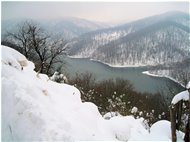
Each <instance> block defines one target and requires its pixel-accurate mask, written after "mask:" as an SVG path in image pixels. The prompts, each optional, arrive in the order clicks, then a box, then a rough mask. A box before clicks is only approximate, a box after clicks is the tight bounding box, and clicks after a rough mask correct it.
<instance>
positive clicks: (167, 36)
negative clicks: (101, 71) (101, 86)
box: [69, 12, 190, 66]
mask: <svg viewBox="0 0 190 142" xmlns="http://www.w3.org/2000/svg"><path fill="white" fill-rule="evenodd" d="M189 25H190V20H189V14H186V13H183V12H167V13H164V14H161V15H156V16H151V17H148V18H144V19H141V20H138V21H134V22H130V23H127V24H124V25H121V26H118V27H113V28H107V29H101V30H97V31H93V32H89V33H85V34H83V35H81V36H79V37H78V38H75V39H73V40H72V42H70V45H69V46H70V49H69V55H71V56H75V57H88V58H92V59H96V60H99V61H102V62H105V63H108V64H112V65H120V66H128V65H130V66H131V65H135V66H136V65H143V66H144V65H160V64H162V65H163V64H171V63H174V62H180V61H183V60H185V59H186V58H188V57H189V56H190V46H189V45H190V44H189V43H190V42H189V33H190V27H189Z"/></svg>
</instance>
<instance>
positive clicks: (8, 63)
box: [1, 46, 184, 142]
mask: <svg viewBox="0 0 190 142" xmlns="http://www.w3.org/2000/svg"><path fill="white" fill-rule="evenodd" d="M1 50H2V58H1V67H2V74H1V78H2V141H86V140H87V141H92V140H95V141H99V140H101V141H102V140H104V141H105V140H107V141H117V140H120V141H128V142H130V141H137V140H141V141H142V140H143V141H167V142H171V127H170V122H169V121H166V120H161V121H158V122H156V123H155V124H153V125H152V126H151V127H150V128H146V127H145V123H144V121H143V120H144V119H143V118H139V119H134V117H133V116H115V117H112V118H110V119H109V120H106V119H104V118H103V117H102V116H101V115H100V113H99V111H98V109H97V106H96V105H95V104H93V103H91V102H82V101H81V98H80V92H79V90H78V89H77V88H75V87H73V86H70V85H67V84H64V83H62V84H59V83H56V82H53V81H51V80H49V78H48V77H47V76H46V75H45V74H39V73H37V72H35V71H34V64H33V63H32V62H30V61H28V60H27V59H26V58H25V57H24V56H23V55H22V54H20V53H18V52H17V51H15V50H14V49H11V48H9V47H6V46H2V47H1ZM183 136H184V134H183V133H182V132H179V131H177V140H178V141H181V142H183V140H182V139H183Z"/></svg>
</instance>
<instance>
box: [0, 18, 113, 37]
mask: <svg viewBox="0 0 190 142" xmlns="http://www.w3.org/2000/svg"><path fill="white" fill-rule="evenodd" d="M26 21H28V22H33V23H35V24H38V25H39V26H40V27H42V28H43V29H44V30H45V31H46V32H48V33H49V34H51V35H55V36H56V37H61V38H63V39H65V40H70V39H72V38H75V37H78V36H80V35H81V34H84V33H87V32H91V31H95V30H98V29H102V28H109V27H111V25H109V24H105V23H101V22H93V21H89V20H85V19H81V18H76V17H64V18H60V19H45V20H44V19H10V20H2V32H1V35H2V36H3V37H4V36H6V33H7V32H15V31H17V30H18V28H19V26H21V25H22V24H23V23H24V22H26Z"/></svg>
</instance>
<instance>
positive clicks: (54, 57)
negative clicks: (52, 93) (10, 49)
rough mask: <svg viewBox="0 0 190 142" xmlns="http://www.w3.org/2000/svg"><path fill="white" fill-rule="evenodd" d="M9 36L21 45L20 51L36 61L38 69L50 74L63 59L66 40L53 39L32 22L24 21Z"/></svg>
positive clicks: (14, 42)
mask: <svg viewBox="0 0 190 142" xmlns="http://www.w3.org/2000/svg"><path fill="white" fill-rule="evenodd" d="M8 37H9V40H8V41H9V43H13V44H14V45H15V46H16V47H19V48H18V51H19V52H21V53H22V54H24V55H25V56H26V57H27V58H28V59H29V60H32V61H33V62H34V63H35V65H36V70H37V71H39V72H40V73H46V74H48V75H49V74H50V71H51V69H52V68H53V67H54V65H55V64H57V63H58V62H61V60H63V59H62V58H60V56H61V55H63V54H64V53H65V51H66V42H65V41H63V40H62V39H53V40H52V39H51V37H50V36H49V35H48V34H47V33H46V32H45V31H44V30H43V29H42V28H40V27H39V26H38V25H37V24H35V23H32V22H24V23H23V24H22V25H20V26H19V28H18V31H17V32H16V33H11V32H9V33H8ZM7 43H8V42H7Z"/></svg>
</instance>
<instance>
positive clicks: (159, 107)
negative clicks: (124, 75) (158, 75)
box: [69, 72, 171, 124]
mask: <svg viewBox="0 0 190 142" xmlns="http://www.w3.org/2000/svg"><path fill="white" fill-rule="evenodd" d="M69 83H70V84H71V85H74V86H75V87H77V88H78V89H79V90H80V92H81V99H82V101H84V102H88V101H89V102H93V103H94V104H96V105H97V106H98V109H99V111H100V112H101V113H102V115H104V114H105V113H107V112H119V113H120V114H122V115H134V116H135V117H144V118H145V119H146V120H147V121H148V122H149V124H153V123H154V122H156V121H158V120H159V119H169V110H168V103H167V101H168V100H166V98H165V97H164V96H163V95H161V94H159V93H156V94H150V93H139V92H136V91H135V90H134V89H133V86H132V85H131V83H130V82H129V81H128V80H124V79H121V78H117V79H109V80H104V81H96V79H95V77H94V76H93V74H91V73H89V72H87V73H82V74H76V76H75V77H74V78H70V79H69ZM170 101H171V100H170ZM133 107H137V108H138V112H136V113H135V114H133V113H132V112H131V110H132V108H133Z"/></svg>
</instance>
